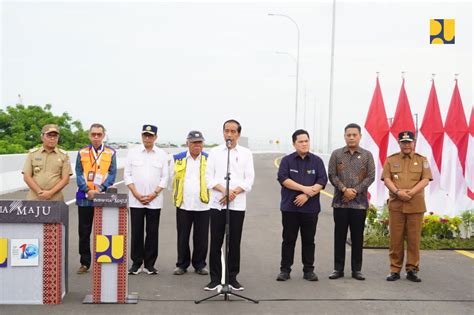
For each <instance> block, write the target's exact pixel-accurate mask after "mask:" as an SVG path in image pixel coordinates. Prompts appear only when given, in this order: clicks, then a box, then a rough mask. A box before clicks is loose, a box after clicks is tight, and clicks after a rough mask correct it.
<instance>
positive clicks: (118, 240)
mask: <svg viewBox="0 0 474 315" xmlns="http://www.w3.org/2000/svg"><path fill="white" fill-rule="evenodd" d="M123 242H124V238H123V235H97V237H96V245H95V258H96V261H97V262H99V263H121V262H123V261H124V257H123V252H124V246H123V245H124V244H123Z"/></svg>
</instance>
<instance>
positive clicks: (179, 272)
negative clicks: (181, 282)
mask: <svg viewBox="0 0 474 315" xmlns="http://www.w3.org/2000/svg"><path fill="white" fill-rule="evenodd" d="M185 273H186V269H183V268H181V267H176V268H174V271H173V274H174V275H177V276H180V275H184V274H185Z"/></svg>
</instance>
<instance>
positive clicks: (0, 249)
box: [0, 238, 8, 268]
mask: <svg viewBox="0 0 474 315" xmlns="http://www.w3.org/2000/svg"><path fill="white" fill-rule="evenodd" d="M7 245H8V242H7V239H6V238H0V268H6V267H7V261H8V260H7V258H8V254H7V253H8V251H7Z"/></svg>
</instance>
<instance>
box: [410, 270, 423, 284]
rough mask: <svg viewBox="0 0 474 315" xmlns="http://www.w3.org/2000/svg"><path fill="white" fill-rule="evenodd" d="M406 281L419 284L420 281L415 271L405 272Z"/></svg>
mask: <svg viewBox="0 0 474 315" xmlns="http://www.w3.org/2000/svg"><path fill="white" fill-rule="evenodd" d="M407 279H408V280H410V281H413V282H421V279H420V278H418V275H417V274H416V271H415V270H410V271H408V272H407Z"/></svg>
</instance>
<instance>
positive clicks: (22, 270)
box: [0, 200, 69, 304]
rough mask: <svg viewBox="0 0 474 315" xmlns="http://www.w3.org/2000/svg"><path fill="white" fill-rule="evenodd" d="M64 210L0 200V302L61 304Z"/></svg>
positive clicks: (64, 277) (58, 206) (56, 205)
mask: <svg viewBox="0 0 474 315" xmlns="http://www.w3.org/2000/svg"><path fill="white" fill-rule="evenodd" d="M68 222H69V208H68V206H67V205H66V204H65V203H64V202H61V201H36V200H0V304H60V303H61V302H62V299H63V297H64V296H65V295H66V293H67V286H68V283H67V274H68V270H67V266H68V254H67V253H68Z"/></svg>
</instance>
